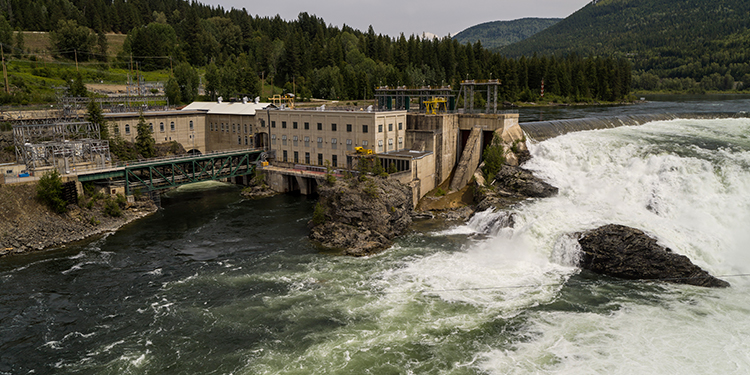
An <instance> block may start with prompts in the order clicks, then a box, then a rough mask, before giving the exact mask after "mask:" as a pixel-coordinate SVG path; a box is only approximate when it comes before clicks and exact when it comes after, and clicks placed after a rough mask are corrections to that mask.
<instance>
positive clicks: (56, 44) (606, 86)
mask: <svg viewBox="0 0 750 375" xmlns="http://www.w3.org/2000/svg"><path fill="white" fill-rule="evenodd" d="M0 9H1V10H2V17H0V42H1V43H2V44H3V47H4V48H5V51H6V54H8V53H9V52H10V53H12V55H13V57H12V58H11V60H10V62H9V64H8V65H9V70H11V71H12V72H14V74H12V77H13V79H12V80H11V84H10V86H11V87H10V88H11V94H10V95H8V94H2V96H0V99H2V102H4V103H18V102H22V101H23V100H26V101H30V102H34V101H39V100H43V99H40V98H36V97H34V93H35V92H39V90H43V89H44V88H49V87H51V86H52V85H55V84H58V85H59V84H61V83H65V82H70V81H71V79H72V78H74V77H73V76H74V75H76V74H77V73H75V72H76V70H75V69H76V68H74V66H75V65H74V64H73V61H74V60H76V61H77V65H80V67H81V68H80V71H81V72H82V73H81V74H82V78H83V80H84V81H85V82H91V81H94V80H95V81H107V80H109V79H115V78H113V77H115V76H116V74H115V72H118V71H119V72H121V73H119V74H120V75H119V76H118V77H124V76H125V74H124V72H128V71H129V70H130V69H133V67H135V68H136V69H137V70H139V71H141V72H143V71H145V72H164V74H166V75H167V76H168V77H169V80H168V82H166V88H165V91H166V92H167V96H169V97H170V101H171V102H173V103H175V102H189V101H191V100H194V99H196V98H197V92H198V91H197V86H198V82H199V80H200V78H199V77H203V83H204V86H205V89H206V92H207V98H209V99H211V98H215V97H216V96H224V97H225V98H226V97H237V96H240V95H243V96H244V95H247V96H250V97H252V96H255V95H257V94H258V93H259V90H260V85H261V84H260V80H261V79H262V78H263V79H265V80H266V83H267V84H268V83H271V82H272V83H273V85H275V86H281V87H283V88H285V89H286V90H288V91H289V92H291V91H292V90H295V91H296V92H297V94H298V96H299V97H300V98H303V99H304V98H310V97H315V98H323V99H362V98H370V99H371V98H372V97H373V95H374V89H375V87H377V86H380V85H389V86H397V85H406V86H421V85H444V84H453V85H455V86H454V87H457V85H458V83H459V82H460V80H462V79H467V78H469V79H501V80H502V82H503V85H502V86H501V90H502V96H503V99H504V100H507V101H517V100H525V101H534V100H539V99H540V86H541V81H542V79H545V82H547V88H546V95H545V99H547V100H560V101H592V100H607V101H615V100H621V99H622V98H624V97H625V96H626V95H627V94H628V93H629V90H630V89H629V85H630V67H629V65H628V64H627V63H626V62H625V61H624V60H617V59H612V58H596V57H587V58H580V57H577V56H573V55H571V56H568V57H566V58H564V59H561V58H546V57H533V58H529V59H526V58H523V59H508V58H504V57H502V56H501V55H500V54H498V53H494V52H490V51H489V50H488V49H486V48H484V47H483V46H482V45H481V43H479V42H476V43H473V44H471V43H469V44H462V43H460V42H458V41H457V40H453V39H451V38H448V37H445V38H443V39H422V38H419V37H416V36H414V35H412V36H409V37H406V36H404V35H403V34H401V35H399V36H398V37H393V38H392V37H390V36H387V35H382V34H376V33H375V31H374V30H373V28H372V27H370V28H369V29H368V30H367V31H366V32H362V31H359V30H355V29H352V28H351V27H348V26H346V25H343V26H341V27H337V26H331V25H327V24H326V22H325V21H324V20H323V19H321V18H319V17H316V16H315V15H309V14H307V13H300V14H299V16H298V18H297V19H296V20H292V21H285V20H282V19H281V18H280V17H278V16H276V17H261V16H257V15H252V14H249V13H248V12H247V11H245V10H244V9H242V10H237V9H231V10H224V9H223V8H221V7H209V6H206V5H202V4H200V3H197V2H187V1H184V0H129V1H127V2H126V1H123V0H115V1H114V2H112V1H105V0H33V1H31V0H0ZM13 30H16V32H13ZM19 30H25V31H38V30H41V31H49V33H50V39H51V41H52V51H50V52H49V53H50V54H51V56H46V55H44V54H45V53H47V52H45V51H31V50H29V49H28V48H26V47H25V44H24V41H23V37H22V35H23V34H21V33H19V32H18V31H19ZM107 32H122V33H127V37H126V38H125V41H124V44H123V48H122V52H120V53H119V54H117V55H112V54H107V53H106V51H108V50H109V48H108V38H107V37H106V33H107ZM19 35H20V37H19ZM19 39H20V40H19ZM50 57H52V58H54V63H50V62H49V61H48V60H49V58H50ZM118 69H119V70H118ZM120 79H121V78H120ZM30 82H33V84H32V83H30ZM3 88H4V87H3ZM19 98H20V99H19ZM477 100H482V99H481V96H479V97H478V98H477Z"/></svg>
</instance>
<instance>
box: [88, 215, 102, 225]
mask: <svg viewBox="0 0 750 375" xmlns="http://www.w3.org/2000/svg"><path fill="white" fill-rule="evenodd" d="M89 224H91V225H93V226H97V225H99V224H101V221H99V219H97V218H96V216H93V215H92V216H91V217H90V218H89Z"/></svg>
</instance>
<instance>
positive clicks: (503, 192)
mask: <svg viewBox="0 0 750 375" xmlns="http://www.w3.org/2000/svg"><path fill="white" fill-rule="evenodd" d="M475 178H476V181H477V188H476V189H475V194H476V195H475V200H476V201H477V202H479V203H478V204H477V210H479V211H483V210H486V209H488V208H491V207H497V208H507V207H508V206H510V205H512V204H514V203H517V202H519V201H521V200H524V199H527V198H548V197H551V196H554V195H556V194H557V188H556V187H554V186H552V185H550V184H548V183H546V182H544V181H542V180H541V179H540V178H538V177H535V176H534V175H533V174H532V173H531V172H530V171H528V170H526V169H523V168H521V167H516V166H510V165H507V164H505V165H503V166H502V168H500V171H498V172H497V174H496V175H495V179H494V181H493V182H492V183H491V184H490V185H489V186H486V185H485V184H484V181H483V179H482V178H481V177H480V176H476V175H475Z"/></svg>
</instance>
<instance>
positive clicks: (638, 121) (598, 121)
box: [520, 112, 750, 142]
mask: <svg viewBox="0 0 750 375" xmlns="http://www.w3.org/2000/svg"><path fill="white" fill-rule="evenodd" d="M743 117H750V113H745V112H739V113H735V112H732V113H727V112H714V113H708V112H707V113H678V114H672V113H661V114H643V115H627V116H615V117H601V118H581V119H569V120H555V121H539V122H524V123H521V124H520V126H521V128H522V129H523V131H524V133H526V136H527V137H529V138H531V139H533V140H535V141H537V142H539V141H544V140H546V139H550V138H554V137H557V136H559V135H563V134H567V133H571V132H577V131H583V130H595V129H609V128H616V127H619V126H634V125H643V124H645V123H647V122H653V121H668V120H676V119H713V118H743Z"/></svg>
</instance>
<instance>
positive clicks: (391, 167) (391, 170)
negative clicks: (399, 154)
mask: <svg viewBox="0 0 750 375" xmlns="http://www.w3.org/2000/svg"><path fill="white" fill-rule="evenodd" d="M396 172H398V168H396V164H395V163H393V162H391V163H390V164H388V174H392V173H396Z"/></svg>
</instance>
